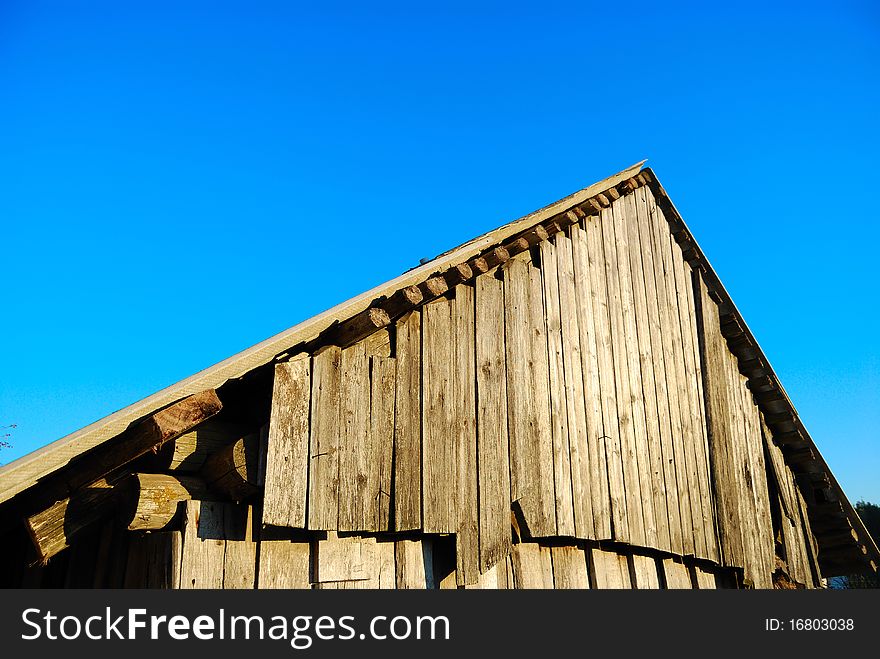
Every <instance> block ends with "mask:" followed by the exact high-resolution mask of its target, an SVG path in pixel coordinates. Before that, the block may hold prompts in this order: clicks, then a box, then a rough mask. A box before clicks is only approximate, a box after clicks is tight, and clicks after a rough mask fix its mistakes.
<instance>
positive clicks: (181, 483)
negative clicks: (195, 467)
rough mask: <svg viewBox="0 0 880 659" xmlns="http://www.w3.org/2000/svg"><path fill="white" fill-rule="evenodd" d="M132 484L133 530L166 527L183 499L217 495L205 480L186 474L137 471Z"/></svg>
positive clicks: (131, 528)
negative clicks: (174, 474) (133, 500)
mask: <svg viewBox="0 0 880 659" xmlns="http://www.w3.org/2000/svg"><path fill="white" fill-rule="evenodd" d="M126 486H128V485H126ZM130 487H131V488H132V489H133V490H134V492H133V494H134V499H135V505H134V510H133V512H132V516H131V519H130V521H129V522H128V530H129V531H156V530H160V529H164V528H166V527H167V526H168V525H169V524H171V522H172V520H173V519H174V518H175V516H176V515H177V512H178V509H179V504H180V502H181V501H189V500H190V499H202V500H211V499H216V498H217V496H216V495H214V494H213V493H211V492H210V491H209V490H208V488H207V486H206V485H205V482H204V481H203V480H201V479H200V478H196V477H194V476H185V475H183V474H180V475H178V476H171V475H169V474H135V475H134V476H133V477H132V482H131V485H130Z"/></svg>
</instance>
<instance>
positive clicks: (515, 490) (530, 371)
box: [504, 259, 556, 536]
mask: <svg viewBox="0 0 880 659" xmlns="http://www.w3.org/2000/svg"><path fill="white" fill-rule="evenodd" d="M530 268H531V266H530V265H529V264H528V263H526V262H525V261H523V260H521V259H511V260H510V261H508V262H507V264H506V265H505V267H504V334H505V351H506V372H507V387H506V388H507V415H508V423H507V427H508V433H509V441H510V444H509V450H510V497H511V501H512V502H514V503H515V505H516V506H517V507H518V508H519V510H520V511H521V512H522V516H523V522H524V523H525V524H526V526H527V529H526V533H527V535H535V536H540V535H545V534H548V533H549V534H553V533H555V532H556V519H555V506H554V504H553V500H552V499H551V500H550V502H549V505H550V509H551V511H552V517H550V518H547V517H546V516H545V514H544V506H543V505H542V503H543V502H542V491H541V467H540V454H541V450H540V449H541V431H540V430H539V428H538V413H537V407H536V406H537V397H536V395H535V391H534V390H535V373H534V370H535V369H534V360H533V351H534V341H533V340H532V332H533V330H532V309H531V307H532V282H531V276H530V273H529V270H530ZM539 301H540V298H539ZM538 303H540V302H538ZM541 336H542V337H543V333H542V334H541ZM544 373H545V375H546V371H545V372H544ZM551 458H552V455H551ZM549 478H550V484H551V487H552V482H553V480H552V479H553V475H552V471H551V473H550V475H549Z"/></svg>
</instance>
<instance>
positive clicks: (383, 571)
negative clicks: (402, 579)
mask: <svg viewBox="0 0 880 659" xmlns="http://www.w3.org/2000/svg"><path fill="white" fill-rule="evenodd" d="M394 553H395V552H394V542H393V541H386V542H376V548H375V554H376V572H377V575H376V585H375V588H378V589H380V590H394V589H395V588H397V568H396V565H395V562H394Z"/></svg>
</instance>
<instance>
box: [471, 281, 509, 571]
mask: <svg viewBox="0 0 880 659" xmlns="http://www.w3.org/2000/svg"><path fill="white" fill-rule="evenodd" d="M475 283H476V292H475V294H476V318H475V322H476V329H475V331H476V338H475V342H476V360H477V366H476V379H477V468H478V471H479V473H478V477H477V483H478V486H479V504H480V509H479V515H480V529H479V545H480V570H481V571H483V572H485V571H486V570H488V569H489V568H490V567H492V566H494V565H495V564H496V563H498V562H499V561H502V560H504V558H505V557H506V556H507V555H508V554H509V553H510V545H511V530H510V465H509V453H508V438H507V386H506V381H507V373H506V369H505V358H504V284H502V283H501V282H500V281H499V280H498V279H496V278H495V277H493V276H492V275H491V274H489V275H481V276H480V277H477V279H476V282H475Z"/></svg>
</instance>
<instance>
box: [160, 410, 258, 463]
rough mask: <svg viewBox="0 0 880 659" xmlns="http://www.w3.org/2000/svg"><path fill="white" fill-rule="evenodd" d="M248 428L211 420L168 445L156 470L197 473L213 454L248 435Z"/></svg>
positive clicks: (161, 454)
mask: <svg viewBox="0 0 880 659" xmlns="http://www.w3.org/2000/svg"><path fill="white" fill-rule="evenodd" d="M247 432H248V428H246V427H244V426H241V425H238V424H230V423H227V422H225V421H218V420H217V419H211V420H210V421H206V422H205V423H203V424H201V425H199V426H198V427H197V428H195V429H193V430H191V431H189V432H185V433H183V434H182V435H181V436H180V437H178V438H177V439H175V440H173V441H169V442H166V443H165V444H164V445H163V446H162V448H161V450H159V452H158V453H157V455H156V464H155V469H156V471H165V470H168V471H180V472H184V473H190V472H196V471H198V470H199V469H201V468H202V465H203V464H204V463H205V458H207V457H208V456H209V455H211V454H212V453H214V452H216V451H218V450H220V449H221V448H223V447H224V446H226V445H227V444H229V443H230V442H231V441H233V440H235V439H238V438H239V437H242V436H244V435H245V434H247Z"/></svg>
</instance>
